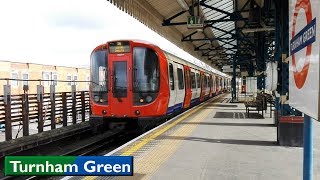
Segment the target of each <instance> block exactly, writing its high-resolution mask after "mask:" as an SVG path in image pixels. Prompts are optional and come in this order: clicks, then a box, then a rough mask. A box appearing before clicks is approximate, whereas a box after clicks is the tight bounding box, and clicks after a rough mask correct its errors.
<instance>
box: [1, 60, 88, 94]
mask: <svg viewBox="0 0 320 180" xmlns="http://www.w3.org/2000/svg"><path fill="white" fill-rule="evenodd" d="M6 79H10V80H6ZM31 80H32V81H31ZM33 80H38V81H33ZM77 81H82V82H77ZM83 81H85V82H83ZM89 81H90V70H89V67H88V68H85V67H65V66H55V65H44V64H35V63H21V62H11V61H2V60H0V86H1V88H0V95H3V91H4V90H3V89H4V88H3V85H5V84H8V83H9V84H10V85H11V94H23V93H24V90H23V86H24V85H28V87H29V91H28V93H29V94H34V93H37V85H40V83H41V85H43V86H44V92H45V93H48V92H50V85H52V84H54V85H56V89H55V91H56V92H70V91H71V85H73V84H75V85H76V90H77V91H86V90H88V89H89Z"/></svg>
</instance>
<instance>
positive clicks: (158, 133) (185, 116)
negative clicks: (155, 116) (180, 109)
mask: <svg viewBox="0 0 320 180" xmlns="http://www.w3.org/2000/svg"><path fill="white" fill-rule="evenodd" d="M213 100H214V99H213ZM208 102H211V101H208ZM208 102H205V103H203V104H201V105H199V106H198V107H196V108H195V109H193V110H191V111H189V112H188V113H186V114H184V115H183V116H181V117H180V118H179V119H177V120H176V121H174V122H173V123H171V124H168V125H166V126H164V127H163V128H161V129H160V130H158V131H157V132H155V133H154V134H152V135H151V136H150V137H148V138H145V139H143V140H142V141H140V142H139V143H138V144H136V145H135V146H133V147H132V148H130V149H128V150H127V151H125V152H123V153H122V154H121V155H122V156H130V155H131V154H133V153H135V152H136V151H138V150H139V149H140V148H141V147H143V146H144V145H146V144H148V143H149V142H150V141H152V140H154V139H155V138H157V137H158V136H160V135H161V134H162V133H164V132H166V131H167V130H169V129H170V128H172V127H173V126H175V125H176V124H178V123H179V122H181V121H183V120H185V119H186V118H188V117H189V116H190V115H192V114H193V113H194V112H195V111H197V110H199V109H200V108H202V107H203V106H204V105H205V104H207V103H208ZM96 178H97V176H86V177H84V178H83V180H94V179H96Z"/></svg>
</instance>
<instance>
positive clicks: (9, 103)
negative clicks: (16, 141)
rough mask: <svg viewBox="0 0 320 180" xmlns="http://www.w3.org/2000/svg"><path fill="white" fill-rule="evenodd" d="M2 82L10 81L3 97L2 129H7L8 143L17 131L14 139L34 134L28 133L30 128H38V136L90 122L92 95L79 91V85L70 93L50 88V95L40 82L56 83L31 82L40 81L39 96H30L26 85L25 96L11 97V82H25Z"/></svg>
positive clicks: (36, 94)
mask: <svg viewBox="0 0 320 180" xmlns="http://www.w3.org/2000/svg"><path fill="white" fill-rule="evenodd" d="M0 80H6V81H7V85H4V94H3V95H0V125H1V126H2V128H3V125H4V128H3V129H4V131H5V140H6V141H8V140H11V139H13V136H12V135H13V129H14V130H15V131H16V132H15V137H14V138H18V137H20V136H29V135H30V134H32V133H30V131H29V130H30V125H31V124H32V125H34V126H36V129H37V132H38V133H40V132H43V131H44V130H52V129H56V128H58V127H63V126H68V124H76V123H79V122H84V121H87V120H88V119H89V115H90V102H89V92H88V91H76V85H72V86H71V92H55V85H50V93H44V90H43V89H44V87H43V85H41V81H53V80H29V81H40V85H37V93H33V94H28V89H29V87H27V86H26V85H25V86H24V87H23V89H24V93H23V94H18V95H11V86H10V85H9V83H8V82H9V81H10V80H16V81H25V80H21V79H0ZM59 82H70V81H59ZM72 82H74V81H72ZM76 82H87V81H76ZM0 128H1V127H0ZM21 131H22V134H21ZM33 133H34V132H33Z"/></svg>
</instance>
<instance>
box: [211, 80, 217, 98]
mask: <svg viewBox="0 0 320 180" xmlns="http://www.w3.org/2000/svg"><path fill="white" fill-rule="evenodd" d="M212 86H213V87H212V89H213V91H212V93H213V95H214V96H215V95H216V90H217V88H216V76H215V75H212Z"/></svg>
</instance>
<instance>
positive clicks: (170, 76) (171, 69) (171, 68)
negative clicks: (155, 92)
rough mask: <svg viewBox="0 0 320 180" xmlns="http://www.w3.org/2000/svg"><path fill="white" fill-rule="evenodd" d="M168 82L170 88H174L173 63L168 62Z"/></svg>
mask: <svg viewBox="0 0 320 180" xmlns="http://www.w3.org/2000/svg"><path fill="white" fill-rule="evenodd" d="M169 83H170V88H171V90H174V76H173V65H172V64H171V63H170V64H169Z"/></svg>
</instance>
